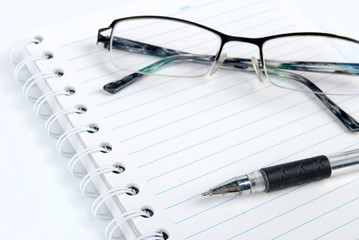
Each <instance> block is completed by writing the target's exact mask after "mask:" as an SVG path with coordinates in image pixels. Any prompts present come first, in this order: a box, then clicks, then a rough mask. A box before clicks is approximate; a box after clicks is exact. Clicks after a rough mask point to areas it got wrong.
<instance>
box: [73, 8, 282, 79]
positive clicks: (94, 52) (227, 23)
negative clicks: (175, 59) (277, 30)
mask: <svg viewBox="0 0 359 240" xmlns="http://www.w3.org/2000/svg"><path fill="white" fill-rule="evenodd" d="M261 2H263V1H260V2H258V3H261ZM258 3H257V4H258ZM253 5H254V4H250V5H248V6H247V7H249V6H253ZM244 8H245V7H239V8H235V9H232V10H230V11H228V12H222V13H220V14H215V15H212V16H209V17H206V18H204V19H198V20H193V21H194V22H202V21H203V20H206V19H211V18H214V17H218V16H221V15H224V14H227V13H229V12H233V11H238V10H243V9H244ZM277 9H278V7H272V8H269V9H265V10H263V11H259V12H256V13H253V14H250V15H247V16H244V17H240V18H236V19H234V20H231V21H229V22H226V23H222V24H219V25H216V26H214V27H213V28H218V27H223V26H226V25H229V24H233V23H236V22H238V21H243V20H247V19H250V18H254V17H258V16H260V15H261V14H266V13H269V12H271V11H274V10H277ZM285 17H287V16H286V15H283V16H280V17H277V18H274V19H272V20H268V21H265V22H263V23H260V24H258V26H261V25H262V24H266V23H268V22H269V23H270V22H272V21H278V20H281V19H283V18H285ZM182 28H183V27H182ZM247 29H253V26H248V27H246V28H244V29H242V30H239V31H238V30H237V31H236V32H234V33H231V34H235V33H238V32H241V31H245V30H247ZM130 30H133V29H130ZM177 30H179V29H172V30H171V32H174V31H177ZM122 33H123V34H125V33H126V30H122ZM164 33H166V34H167V33H168V31H167V32H164ZM164 33H163V34H164ZM197 34H198V33H197ZM191 36H193V35H187V36H183V37H180V38H178V39H176V40H175V41H179V40H183V39H185V38H188V37H191ZM153 37H155V36H149V37H146V38H144V39H142V40H148V39H150V38H153ZM156 37H158V36H156ZM175 41H174V40H172V41H169V42H165V43H164V44H168V43H171V42H175ZM106 50H107V49H104V48H101V49H100V50H95V51H92V52H87V53H84V54H81V55H77V56H71V57H70V58H68V59H67V61H74V60H81V58H83V57H88V56H92V55H94V54H97V53H102V52H104V51H106ZM108 62H110V61H106V62H102V64H104V63H108ZM95 66H98V64H95ZM89 67H90V66H88V67H85V68H89ZM82 69H83V68H82ZM79 71H81V69H76V70H75V72H79Z"/></svg>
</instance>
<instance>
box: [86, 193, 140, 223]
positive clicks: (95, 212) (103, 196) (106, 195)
mask: <svg viewBox="0 0 359 240" xmlns="http://www.w3.org/2000/svg"><path fill="white" fill-rule="evenodd" d="M124 193H127V194H129V195H135V194H136V193H135V192H134V191H133V190H132V189H131V188H128V187H125V188H123V187H120V188H112V189H110V190H108V191H107V192H105V193H103V194H101V195H100V196H98V197H97V198H96V200H95V201H93V203H92V207H91V211H92V214H93V215H94V217H95V218H96V219H101V220H109V219H111V218H112V216H111V214H99V213H98V209H99V208H100V207H101V205H102V204H103V203H105V201H106V200H108V199H110V198H111V197H114V196H117V195H120V194H124Z"/></svg>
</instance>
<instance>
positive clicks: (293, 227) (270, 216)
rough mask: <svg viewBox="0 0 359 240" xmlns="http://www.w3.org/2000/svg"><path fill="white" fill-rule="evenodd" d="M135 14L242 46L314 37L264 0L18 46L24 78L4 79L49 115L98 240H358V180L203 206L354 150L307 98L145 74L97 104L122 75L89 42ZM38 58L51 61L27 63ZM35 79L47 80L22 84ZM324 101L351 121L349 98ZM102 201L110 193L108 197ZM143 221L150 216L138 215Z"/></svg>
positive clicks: (80, 30)
mask: <svg viewBox="0 0 359 240" xmlns="http://www.w3.org/2000/svg"><path fill="white" fill-rule="evenodd" d="M136 15H165V16H172V17H177V18H183V19H187V20H191V21H194V22H198V23H201V24H204V25H207V26H209V27H212V28H215V29H218V30H220V31H223V32H225V33H228V34H232V35H241V36H248V37H259V36H265V35H271V34H277V33H283V32H292V31H311V30H313V29H315V28H314V27H313V25H312V24H311V23H310V22H308V21H307V19H306V18H304V17H303V15H302V14H301V13H300V12H298V10H297V9H296V8H295V6H291V5H289V4H286V3H282V2H281V3H280V4H279V2H278V1H275V0H257V1H251V2H248V1H234V0H215V1H202V0H196V1H184V2H179V3H167V2H165V1H151V2H150V3H149V2H146V1H142V2H136V3H135V4H132V5H131V4H129V5H126V6H123V7H121V8H119V9H111V10H108V11H106V12H101V13H97V14H94V15H91V16H84V17H81V18H79V19H75V20H70V21H67V22H62V23H59V24H57V25H53V26H50V27H48V28H45V29H40V30H38V31H36V32H34V33H32V35H30V36H28V37H29V38H34V37H35V38H36V39H38V40H40V41H41V42H40V43H38V44H33V43H32V44H31V43H30V44H27V45H26V47H25V49H24V50H25V54H24V56H22V57H23V59H30V58H31V61H30V60H29V63H28V64H26V68H27V69H28V70H29V73H28V75H26V72H25V71H19V72H18V73H17V72H16V73H15V74H16V75H17V76H18V78H19V79H20V80H24V81H25V82H24V83H25V87H26V88H24V89H23V91H24V93H25V95H26V96H27V99H28V100H30V101H31V100H33V101H35V98H37V97H40V96H41V97H40V101H39V100H37V101H36V104H35V112H36V114H37V115H38V116H39V117H41V118H44V119H47V118H48V117H50V120H51V121H50V120H47V121H46V124H47V125H46V126H47V129H48V131H49V132H50V135H52V137H58V140H57V141H54V144H55V145H56V148H57V149H58V150H59V152H60V153H61V154H62V155H63V156H64V157H65V158H66V157H67V158H68V161H69V170H70V172H72V174H73V175H74V176H80V177H84V178H83V179H84V180H83V181H81V186H80V187H81V190H82V191H83V192H84V195H85V196H86V197H90V198H94V201H95V203H97V204H96V205H94V208H93V209H89V211H91V210H93V211H94V212H96V217H97V218H99V219H106V220H108V221H109V224H110V225H109V228H108V229H106V231H105V232H106V235H107V237H108V238H111V237H113V239H116V238H119V237H121V235H122V234H123V235H124V237H125V238H126V239H161V238H159V237H156V236H157V235H156V233H159V232H161V233H163V234H164V237H165V238H167V237H168V239H273V238H283V239H308V238H311V239H313V238H324V239H338V238H355V237H358V236H357V234H358V233H357V231H356V229H355V228H356V227H357V225H358V222H356V220H357V219H358V216H357V212H358V204H357V203H358V201H357V200H358V198H359V196H358V194H357V193H356V191H355V190H356V189H357V188H358V181H357V180H358V178H359V176H358V174H356V173H350V174H346V175H344V176H337V177H335V178H333V179H330V180H327V181H322V182H315V183H311V184H307V185H304V186H300V187H296V188H290V189H286V190H282V191H277V192H272V193H267V194H260V195H253V196H250V197H240V198H239V197H238V198H236V197H234V198H228V197H212V198H208V197H207V198H205V197H201V196H200V194H201V193H202V192H203V191H206V190H208V188H210V187H212V186H214V185H216V184H218V183H220V182H223V181H225V180H227V179H228V178H230V177H233V176H237V175H241V174H244V173H247V172H251V171H254V170H256V169H259V168H261V167H265V166H270V165H274V164H278V163H284V162H287V161H292V160H296V159H301V158H305V157H310V156H315V155H320V154H323V153H324V154H325V153H334V152H339V151H344V150H349V149H352V148H356V147H358V144H359V141H358V139H357V135H356V134H353V133H349V132H348V131H347V130H346V129H345V128H344V127H343V126H342V125H340V124H338V120H337V119H336V118H335V117H334V116H333V115H332V113H331V112H330V111H328V110H327V109H326V108H325V106H324V105H323V104H322V103H321V102H319V101H318V100H316V99H315V98H314V97H313V96H312V95H310V94H306V93H300V92H291V91H286V90H281V89H279V88H276V87H274V86H272V85H269V84H268V83H264V84H261V83H260V82H259V81H258V80H257V78H256V76H255V75H254V74H249V73H243V72H236V71H227V70H223V69H219V70H218V71H217V72H216V74H215V75H214V76H213V77H204V78H198V79H197V78H192V79H185V78H183V79H181V78H175V77H158V76H148V77H146V79H144V80H141V81H138V82H136V83H135V84H133V85H131V86H129V87H127V88H125V89H123V90H122V91H120V92H119V93H117V94H115V95H110V94H108V93H106V92H104V91H103V90H102V86H103V85H104V84H106V83H108V82H111V81H113V80H116V79H119V78H121V76H125V75H124V74H126V73H124V72H121V71H119V70H118V69H115V68H114V67H113V66H112V64H111V62H110V59H109V53H108V51H107V50H106V49H105V48H104V47H103V46H102V45H100V44H99V45H97V44H96V37H97V30H98V29H100V28H103V27H107V26H108V25H109V24H110V23H111V22H112V20H114V19H116V18H120V17H125V16H136ZM315 30H317V29H315ZM18 46H21V45H18ZM16 51H17V52H21V48H18V49H17V50H16ZM226 51H228V52H230V47H229V48H228V49H227V50H226ZM44 54H45V55H46V56H52V58H51V59H49V60H43V59H41V57H40V58H36V57H37V56H44ZM34 59H36V60H35V61H34ZM53 73H55V75H56V76H53V75H50V74H53ZM41 74H44V76H45V78H46V80H44V81H42V80H36V81H35V79H39V78H34V77H32V76H40V75H41ZM46 74H48V75H46ZM31 77H32V78H31ZM31 86H38V88H39V89H40V92H37V91H36V89H35V88H32V87H31ZM33 98H34V99H33ZM333 99H334V100H336V101H337V102H340V105H341V107H342V108H344V109H347V111H348V112H349V113H350V114H351V115H352V116H354V117H356V118H359V114H358V109H357V106H356V104H355V103H356V101H357V98H356V97H353V96H351V97H338V98H335V97H333ZM57 124H59V126H57ZM61 129H62V130H61ZM62 132H65V134H63V135H61V134H62ZM70 145H71V146H70ZM74 154H75V155H74ZM74 156H75V157H74ZM81 165H82V166H81ZM87 173H89V174H87ZM85 174H87V175H85ZM70 176H71V174H69V177H70ZM126 187H131V189H132V190H134V191H135V194H131V193H133V192H126V191H125V190H124V189H125V188H126ZM111 189H113V190H117V192H116V193H117V194H115V195H114V196H110V195H109V194H108V191H110V190H111ZM137 191H138V193H137ZM99 195H101V196H103V198H102V199H101V198H100V199H97V197H98V196H99ZM105 198H106V199H105ZM102 200H103V201H102ZM100 203H103V204H100ZM105 206H106V207H105ZM107 209H108V210H107ZM141 210H146V212H147V213H151V214H152V213H153V215H152V216H151V217H148V218H146V217H143V216H139V214H138V213H139V211H141ZM113 219H116V221H113ZM117 225H118V226H117ZM114 226H115V227H114ZM112 227H113V228H112ZM117 229H119V230H120V231H118V230H117ZM89 231H91V229H89Z"/></svg>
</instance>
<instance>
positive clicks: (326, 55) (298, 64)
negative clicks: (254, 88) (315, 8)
mask: <svg viewBox="0 0 359 240" xmlns="http://www.w3.org/2000/svg"><path fill="white" fill-rule="evenodd" d="M263 55H264V61H265V67H266V70H267V76H268V77H269V79H270V81H271V82H272V83H273V84H275V85H277V86H279V87H283V88H287V89H291V90H296V91H304V92H316V93H325V94H339V95H356V94H359V44H358V43H356V42H352V41H348V40H342V39H339V38H328V37H321V36H293V37H282V38H276V39H272V40H269V41H268V42H266V43H265V44H264V46H263Z"/></svg>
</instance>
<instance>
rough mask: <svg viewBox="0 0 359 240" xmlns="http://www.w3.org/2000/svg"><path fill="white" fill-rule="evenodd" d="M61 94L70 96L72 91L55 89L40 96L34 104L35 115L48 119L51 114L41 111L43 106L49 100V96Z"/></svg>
mask: <svg viewBox="0 0 359 240" xmlns="http://www.w3.org/2000/svg"><path fill="white" fill-rule="evenodd" d="M60 95H65V96H70V95H71V93H70V92H69V91H68V90H53V91H51V92H48V93H45V94H44V95H42V96H41V97H39V98H38V99H37V100H36V102H35V104H34V112H35V115H36V116H37V117H39V118H41V119H44V120H47V119H48V118H49V117H50V115H46V114H42V113H40V110H41V108H42V106H43V105H44V104H45V103H46V102H47V101H48V100H49V98H51V97H55V96H60Z"/></svg>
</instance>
